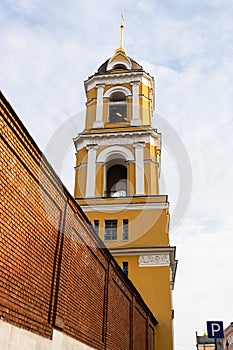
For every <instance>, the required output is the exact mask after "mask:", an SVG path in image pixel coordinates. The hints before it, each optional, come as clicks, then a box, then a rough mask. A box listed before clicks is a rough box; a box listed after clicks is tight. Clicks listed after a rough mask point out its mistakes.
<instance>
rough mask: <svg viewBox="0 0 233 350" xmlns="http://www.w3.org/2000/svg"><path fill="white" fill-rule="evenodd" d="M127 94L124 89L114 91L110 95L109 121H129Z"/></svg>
mask: <svg viewBox="0 0 233 350" xmlns="http://www.w3.org/2000/svg"><path fill="white" fill-rule="evenodd" d="M126 107H127V105H126V95H125V93H124V92H123V91H114V92H113V93H112V94H111V95H110V96H109V122H110V123H116V122H124V121H127V108H126Z"/></svg>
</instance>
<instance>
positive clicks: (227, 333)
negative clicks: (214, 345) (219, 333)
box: [223, 322, 233, 350]
mask: <svg viewBox="0 0 233 350" xmlns="http://www.w3.org/2000/svg"><path fill="white" fill-rule="evenodd" d="M223 349H224V350H233V322H231V323H230V325H229V326H228V327H227V328H226V329H225V330H224V339H223Z"/></svg>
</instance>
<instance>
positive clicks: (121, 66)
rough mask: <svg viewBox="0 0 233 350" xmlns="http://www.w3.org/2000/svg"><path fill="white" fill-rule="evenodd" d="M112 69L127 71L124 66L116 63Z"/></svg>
mask: <svg viewBox="0 0 233 350" xmlns="http://www.w3.org/2000/svg"><path fill="white" fill-rule="evenodd" d="M113 69H128V68H127V67H126V66H125V65H124V64H121V63H118V64H115V66H113Z"/></svg>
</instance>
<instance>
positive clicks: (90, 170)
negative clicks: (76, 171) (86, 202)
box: [86, 145, 98, 197]
mask: <svg viewBox="0 0 233 350" xmlns="http://www.w3.org/2000/svg"><path fill="white" fill-rule="evenodd" d="M97 148H98V146H97V145H87V146H86V149H87V150H88V156H87V177H86V197H94V196H95V173H96V151H97Z"/></svg>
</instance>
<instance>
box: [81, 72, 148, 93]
mask: <svg viewBox="0 0 233 350" xmlns="http://www.w3.org/2000/svg"><path fill="white" fill-rule="evenodd" d="M135 80H139V81H140V82H142V83H143V84H144V85H146V86H148V87H151V86H152V85H153V79H152V78H151V77H150V76H149V75H148V74H147V73H145V72H125V73H119V74H116V73H115V74H103V75H98V76H96V75H93V76H92V77H91V78H90V79H88V80H86V81H85V82H84V85H85V88H86V90H87V91H88V90H91V89H93V88H94V87H95V86H96V85H97V84H106V85H122V84H128V83H131V82H132V81H135Z"/></svg>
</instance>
